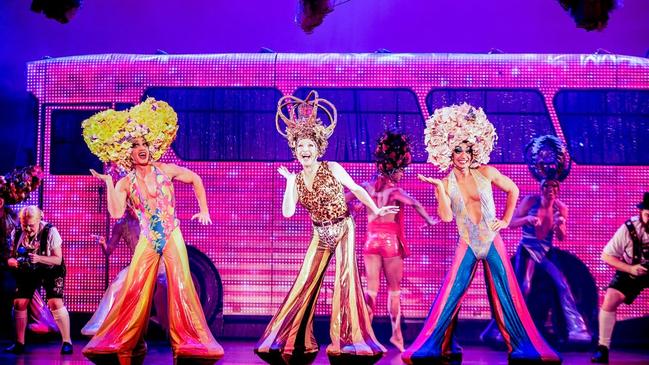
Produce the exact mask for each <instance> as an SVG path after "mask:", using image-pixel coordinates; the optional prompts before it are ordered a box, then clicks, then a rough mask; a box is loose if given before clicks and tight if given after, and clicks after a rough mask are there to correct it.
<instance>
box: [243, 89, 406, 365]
mask: <svg viewBox="0 0 649 365" xmlns="http://www.w3.org/2000/svg"><path fill="white" fill-rule="evenodd" d="M285 107H286V108H287V109H288V112H289V115H288V116H286V115H285V113H284V111H283V109H284V108H285ZM319 111H322V112H323V113H325V114H326V116H327V117H328V119H329V120H330V122H331V124H330V125H329V126H327V127H325V126H324V125H323V124H322V120H321V119H320V118H319V117H318V112H319ZM280 119H281V120H283V121H284V122H285V123H286V125H287V127H286V132H284V131H282V128H281V127H280V122H279V120H280ZM336 122H337V113H336V109H335V107H334V106H333V104H331V103H330V102H329V101H327V100H325V99H321V98H319V97H318V93H317V92H315V91H312V92H311V93H309V95H308V96H307V98H306V99H305V100H301V99H298V98H296V97H294V96H284V97H282V98H281V99H280V100H279V102H278V104H277V114H276V118H275V124H276V127H277V130H278V131H279V133H280V134H281V135H282V136H283V137H285V138H286V139H288V144H289V147H290V148H291V150H292V152H293V155H294V156H295V158H296V159H297V160H298V162H299V163H300V165H301V166H302V170H301V171H300V172H299V173H297V174H295V173H292V172H290V171H289V170H288V169H287V168H286V167H284V166H281V167H279V169H278V172H279V173H280V174H281V175H282V176H283V177H285V178H286V190H285V192H284V200H283V203H282V213H283V215H284V217H287V218H289V217H292V216H293V214H294V213H295V208H296V205H297V202H299V203H300V204H301V205H302V206H304V207H305V208H306V210H307V211H308V212H309V215H310V217H311V220H312V222H313V237H312V239H311V244H310V245H309V248H308V249H307V253H306V257H305V258H304V263H303V265H302V268H301V269H300V272H299V274H298V277H297V278H296V280H295V283H294V284H293V287H292V288H291V290H290V291H289V293H288V295H287V296H286V299H284V303H283V304H282V306H281V307H280V309H279V310H278V311H277V313H276V314H275V316H274V317H273V319H272V320H271V322H270V323H269V324H268V327H266V331H265V332H264V334H263V336H262V338H261V339H260V340H259V342H257V345H256V346H255V353H257V355H258V356H259V357H260V358H262V359H263V360H264V361H266V362H268V363H270V364H284V363H286V364H308V363H311V362H313V360H315V357H316V355H317V353H318V344H317V343H316V340H315V337H314V336H313V314H314V310H315V305H316V302H317V299H318V294H319V291H320V286H321V284H322V280H323V278H324V274H325V271H326V269H327V266H328V264H329V261H330V260H331V258H332V256H333V255H334V254H335V256H336V276H335V282H334V293H333V300H332V308H331V323H330V330H329V335H330V337H331V344H330V345H329V346H328V347H327V355H328V356H329V360H330V362H331V363H345V364H349V363H355V364H356V363H357V364H371V363H374V362H376V361H378V359H380V358H381V356H382V355H383V353H384V352H385V351H386V350H385V348H384V347H383V346H382V345H381V344H380V343H379V342H378V341H377V339H376V337H375V336H374V332H373V330H372V326H371V321H370V317H369V313H368V309H367V306H366V304H365V299H364V297H363V290H362V287H361V281H360V278H359V275H358V269H357V264H356V254H355V250H354V236H355V226H354V221H353V219H352V218H351V217H350V216H349V211H348V209H347V204H346V202H345V194H344V189H343V187H347V188H348V189H349V190H350V191H351V192H352V193H353V194H354V195H355V196H356V197H357V198H358V199H359V200H360V201H361V202H363V204H365V205H367V206H368V207H369V208H370V209H371V210H372V212H373V214H375V215H377V216H384V215H386V214H396V213H397V212H398V208H397V207H396V206H385V207H382V208H378V207H377V206H376V204H374V202H373V201H372V199H371V198H370V196H369V195H368V194H367V192H366V191H365V190H364V189H363V188H362V187H360V186H359V185H357V184H356V183H355V182H354V181H353V180H352V178H351V177H350V176H349V174H347V172H346V171H345V170H344V169H343V168H342V167H341V166H340V165H339V164H338V163H336V162H333V161H329V162H327V161H322V162H321V161H319V160H318V159H319V158H320V157H322V155H324V152H325V150H326V148H327V140H328V138H329V137H330V136H331V135H332V133H333V130H334V128H335V127H336Z"/></svg>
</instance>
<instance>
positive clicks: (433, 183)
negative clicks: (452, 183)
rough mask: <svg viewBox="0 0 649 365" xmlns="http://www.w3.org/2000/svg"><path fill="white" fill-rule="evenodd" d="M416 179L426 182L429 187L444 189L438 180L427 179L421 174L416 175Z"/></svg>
mask: <svg viewBox="0 0 649 365" xmlns="http://www.w3.org/2000/svg"><path fill="white" fill-rule="evenodd" d="M417 178H419V180H421V181H423V182H427V183H429V184H431V185H435V186H436V187H437V188H440V189H443V188H444V183H443V182H442V180H440V179H434V178H432V177H427V176H424V175H422V174H418V175H417Z"/></svg>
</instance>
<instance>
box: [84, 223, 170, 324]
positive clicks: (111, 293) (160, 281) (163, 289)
mask: <svg viewBox="0 0 649 365" xmlns="http://www.w3.org/2000/svg"><path fill="white" fill-rule="evenodd" d="M139 235H140V227H139V222H138V221H137V217H135V215H134V213H132V212H131V211H130V210H128V211H127V212H126V214H125V215H124V216H123V217H122V218H120V219H119V220H118V221H117V222H116V223H115V225H114V226H113V233H112V236H111V238H110V239H109V240H108V242H107V247H106V255H110V254H111V253H112V252H113V251H114V250H115V248H116V247H117V244H118V243H119V242H120V241H124V242H126V244H127V246H128V249H129V251H130V252H131V256H133V253H134V252H135V248H136V246H137V243H138V237H139ZM164 267H165V266H164V262H161V263H160V266H159V267H158V277H157V279H156V284H157V285H156V288H155V292H154V295H153V307H154V308H155V311H156V318H152V320H154V321H156V322H157V323H158V324H159V325H160V326H161V327H162V328H163V329H164V330H165V331H168V330H169V321H168V319H167V275H166V272H165V269H164ZM128 269H129V266H128V265H127V266H126V267H125V268H123V269H122V270H121V271H120V272H119V273H118V274H117V276H116V277H115V279H113V281H112V282H111V283H110V285H109V286H108V288H107V289H106V291H105V292H104V295H103V297H102V298H101V301H99V304H98V305H97V310H95V313H94V314H93V315H92V318H90V320H89V321H88V323H86V325H85V326H83V328H82V329H81V334H82V335H84V336H94V335H95V334H96V333H97V330H99V327H101V324H102V323H104V320H105V319H106V316H107V315H108V312H109V311H110V308H111V307H112V306H113V303H115V299H116V298H117V297H118V296H119V295H120V292H121V290H122V288H123V286H124V281H125V280H126V274H127V273H128Z"/></svg>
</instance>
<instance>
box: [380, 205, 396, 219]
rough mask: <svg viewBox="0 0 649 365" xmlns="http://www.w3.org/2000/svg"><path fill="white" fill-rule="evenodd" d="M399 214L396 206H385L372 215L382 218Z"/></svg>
mask: <svg viewBox="0 0 649 365" xmlns="http://www.w3.org/2000/svg"><path fill="white" fill-rule="evenodd" d="M397 213H399V207H398V206H396V205H386V206H384V207H381V208H379V210H377V211H376V212H374V215H378V216H379V217H383V216H384V215H388V214H397Z"/></svg>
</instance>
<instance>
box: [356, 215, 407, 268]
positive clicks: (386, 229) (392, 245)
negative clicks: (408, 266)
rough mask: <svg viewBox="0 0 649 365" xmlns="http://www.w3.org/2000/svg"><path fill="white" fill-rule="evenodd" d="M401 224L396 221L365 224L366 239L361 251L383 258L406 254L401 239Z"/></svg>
mask: <svg viewBox="0 0 649 365" xmlns="http://www.w3.org/2000/svg"><path fill="white" fill-rule="evenodd" d="M402 237H403V235H402V232H401V225H400V224H399V223H397V222H377V221H372V222H369V223H368V224H367V240H366V241H365V247H364V248H363V253H364V254H366V255H379V256H381V257H383V258H386V259H387V258H390V257H396V256H402V257H406V256H408V251H407V248H406V246H405V244H404V240H403V239H402Z"/></svg>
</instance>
